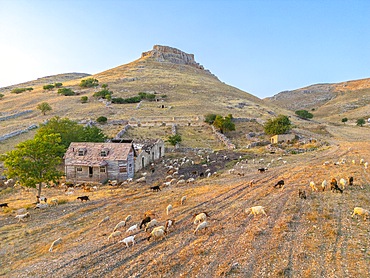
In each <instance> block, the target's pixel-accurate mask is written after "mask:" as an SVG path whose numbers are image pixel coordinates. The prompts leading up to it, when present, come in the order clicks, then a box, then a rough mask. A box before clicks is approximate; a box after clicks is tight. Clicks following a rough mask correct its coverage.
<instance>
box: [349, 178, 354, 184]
mask: <svg viewBox="0 0 370 278" xmlns="http://www.w3.org/2000/svg"><path fill="white" fill-rule="evenodd" d="M348 184H349V185H353V177H349V178H348Z"/></svg>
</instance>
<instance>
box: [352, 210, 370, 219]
mask: <svg viewBox="0 0 370 278" xmlns="http://www.w3.org/2000/svg"><path fill="white" fill-rule="evenodd" d="M355 215H360V216H361V215H363V216H364V220H365V221H366V218H367V217H368V216H369V215H370V211H368V210H367V209H363V208H360V207H355V208H354V209H353V213H352V217H353V216H355Z"/></svg>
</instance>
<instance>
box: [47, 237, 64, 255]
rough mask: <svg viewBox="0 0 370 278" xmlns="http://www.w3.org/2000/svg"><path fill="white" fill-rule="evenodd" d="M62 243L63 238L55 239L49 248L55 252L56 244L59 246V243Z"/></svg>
mask: <svg viewBox="0 0 370 278" xmlns="http://www.w3.org/2000/svg"><path fill="white" fill-rule="evenodd" d="M61 243H62V239H61V238H58V239H56V240H54V241H53V243H52V244H51V246H50V248H49V252H53V248H54V247H55V246H57V245H58V244H61Z"/></svg>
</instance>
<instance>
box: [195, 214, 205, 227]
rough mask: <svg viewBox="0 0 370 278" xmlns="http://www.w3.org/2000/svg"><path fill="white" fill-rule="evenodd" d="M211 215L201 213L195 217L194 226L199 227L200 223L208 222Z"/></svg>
mask: <svg viewBox="0 0 370 278" xmlns="http://www.w3.org/2000/svg"><path fill="white" fill-rule="evenodd" d="M207 217H209V215H208V214H207V213H206V212H201V213H199V214H197V215H196V216H195V219H194V225H198V224H199V223H200V222H203V221H206V219H207Z"/></svg>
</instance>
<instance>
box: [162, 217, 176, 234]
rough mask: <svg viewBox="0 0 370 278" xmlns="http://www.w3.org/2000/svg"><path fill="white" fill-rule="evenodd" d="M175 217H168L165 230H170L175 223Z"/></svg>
mask: <svg viewBox="0 0 370 278" xmlns="http://www.w3.org/2000/svg"><path fill="white" fill-rule="evenodd" d="M175 221H176V220H175V219H167V221H166V225H165V226H164V227H165V231H166V232H168V231H169V229H170V228H171V227H172V226H173V225H174V224H175Z"/></svg>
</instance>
